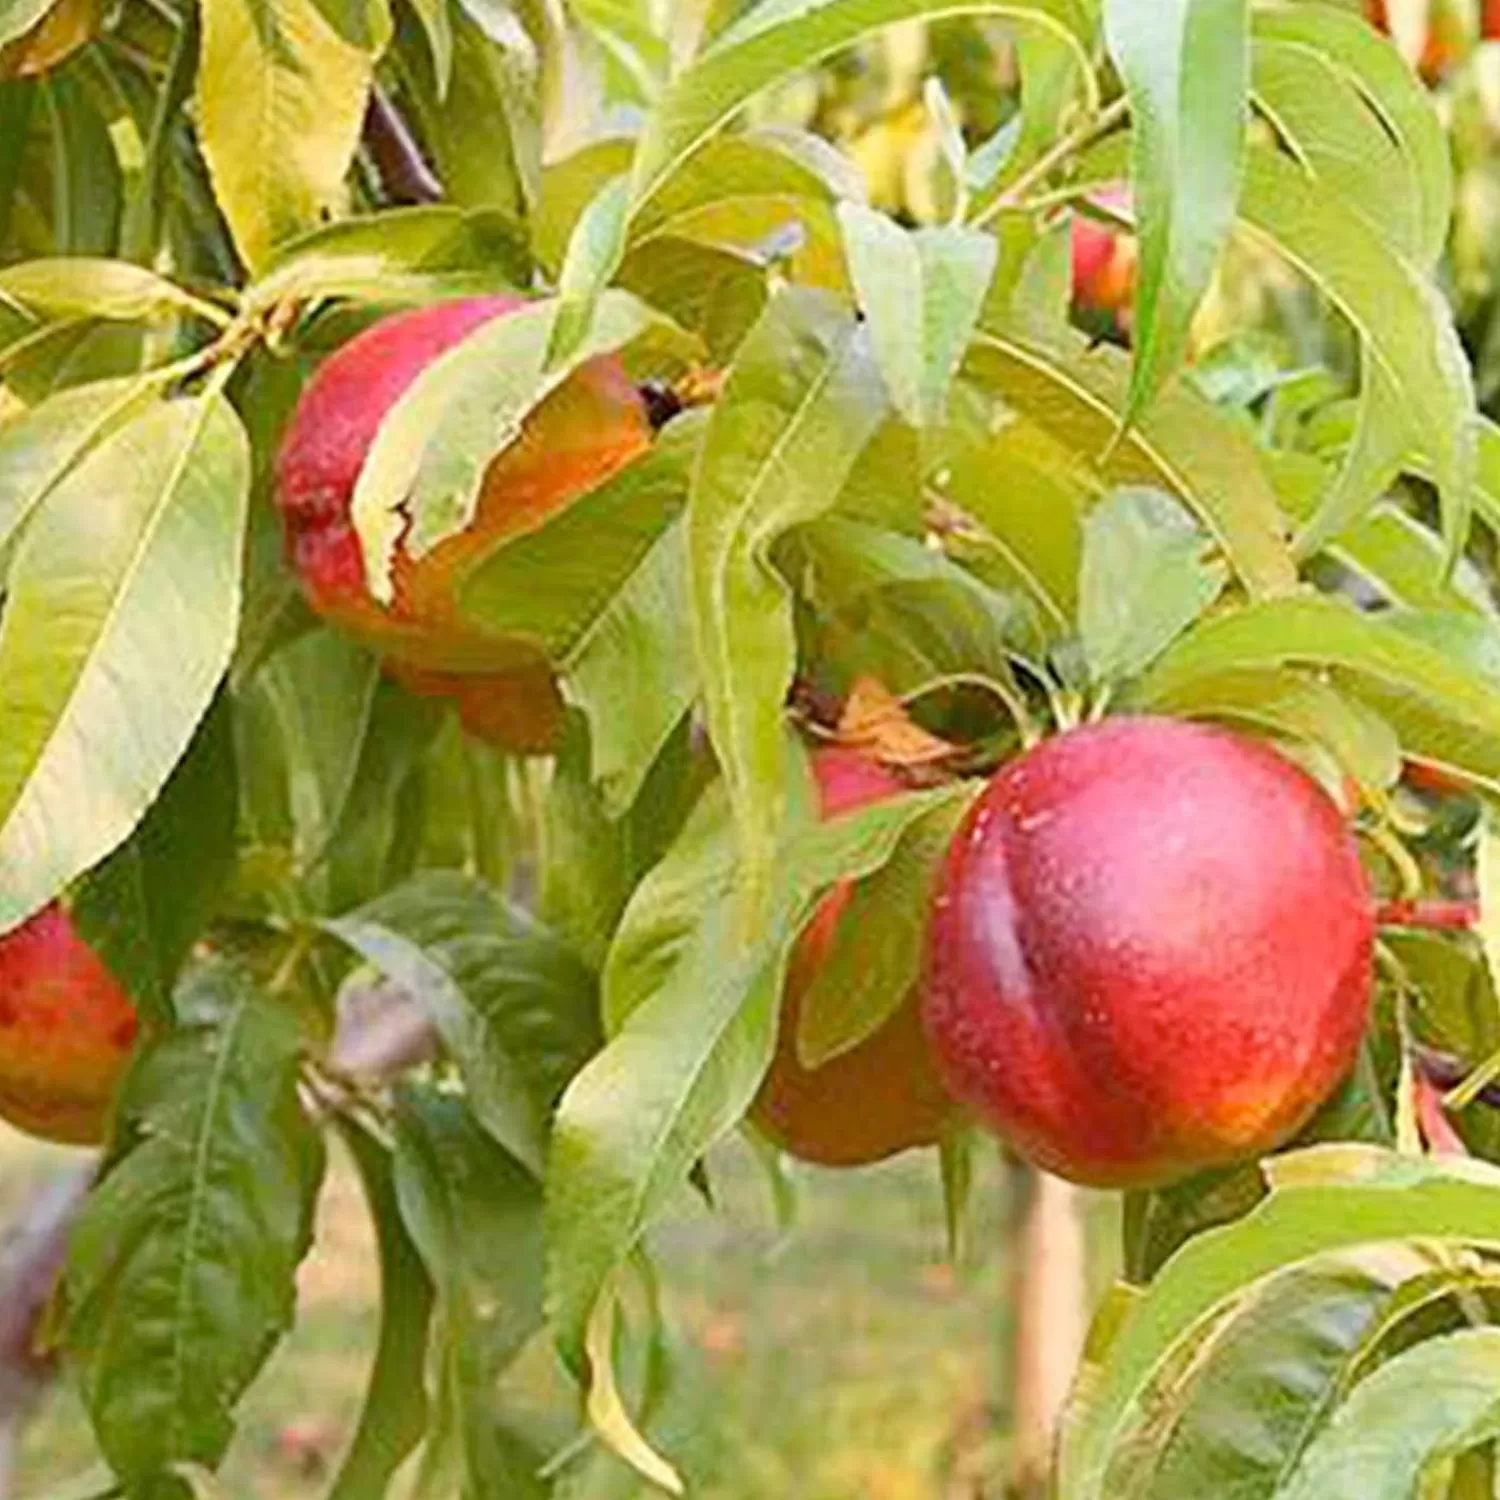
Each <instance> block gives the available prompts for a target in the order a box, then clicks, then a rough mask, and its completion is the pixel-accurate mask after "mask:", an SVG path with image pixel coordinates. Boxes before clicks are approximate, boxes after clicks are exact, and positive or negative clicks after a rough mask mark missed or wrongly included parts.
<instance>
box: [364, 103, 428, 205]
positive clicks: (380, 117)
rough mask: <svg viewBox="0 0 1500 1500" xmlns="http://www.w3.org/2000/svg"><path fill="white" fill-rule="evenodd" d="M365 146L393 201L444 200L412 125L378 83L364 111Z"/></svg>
mask: <svg viewBox="0 0 1500 1500" xmlns="http://www.w3.org/2000/svg"><path fill="white" fill-rule="evenodd" d="M364 142H365V149H366V150H367V151H368V152H369V153H370V160H371V161H372V162H373V163H374V165H375V173H376V175H377V176H378V177H379V178H380V185H381V187H382V188H383V189H384V190H385V195H386V197H387V198H389V199H390V201H391V202H392V203H396V204H403V205H407V206H410V205H413V204H418V203H441V202H442V201H443V184H442V183H441V182H440V181H439V180H438V176H437V173H436V172H434V171H433V170H432V168H431V167H430V166H429V165H428V164H427V159H426V158H425V157H424V156H423V155H422V150H421V147H419V146H418V145H417V141H416V137H415V136H413V135H412V133H411V127H410V126H409V125H408V124H407V123H406V121H405V119H403V118H402V115H401V111H400V110H398V109H397V108H396V106H395V105H394V104H393V103H392V102H391V100H390V96H389V95H387V94H386V92H385V90H384V89H382V88H381V87H380V85H379V84H378V83H377V84H376V85H375V86H374V87H373V88H372V89H371V90H370V103H369V105H368V107H367V108H366V110H365V125H364Z"/></svg>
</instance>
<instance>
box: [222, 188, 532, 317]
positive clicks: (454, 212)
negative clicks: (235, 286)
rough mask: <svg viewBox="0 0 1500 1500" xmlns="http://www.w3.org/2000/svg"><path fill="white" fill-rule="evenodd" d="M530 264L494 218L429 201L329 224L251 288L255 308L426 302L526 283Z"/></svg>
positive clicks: (284, 252)
mask: <svg viewBox="0 0 1500 1500" xmlns="http://www.w3.org/2000/svg"><path fill="white" fill-rule="evenodd" d="M525 276H526V265H525V262H524V260H523V259H521V258H519V257H518V256H517V254H516V252H515V248H514V246H513V244H512V243H511V241H510V239H509V237H508V236H507V235H506V234H505V233H503V232H502V231H501V230H500V228H499V226H498V224H497V222H496V220H495V219H494V217H493V216H491V215H488V214H484V213H478V212H474V211H472V210H465V209H461V208H452V207H448V206H446V205H436V204H434V205H429V206H427V207H423V208H391V209H385V210H383V211H382V212H380V213H376V214H370V215H368V216H367V217H364V218H358V219H345V220H343V221H341V222H340V223H337V224H328V225H325V226H324V227H323V228H321V229H315V230H313V231H312V233H310V234H306V235H302V236H301V237H299V238H298V239H295V240H292V241H291V242H289V243H288V244H287V245H285V246H284V247H283V248H282V249H280V250H278V251H277V253H276V254H275V255H273V256H272V257H271V259H270V260H269V261H268V262H267V264H266V266H265V269H264V271H263V273H262V274H261V276H260V277H259V278H258V279H257V280H256V281H254V282H253V283H251V285H250V286H249V287H248V288H247V289H246V292H245V300H246V303H247V305H248V306H250V307H252V308H271V307H274V306H275V305H276V304H277V303H278V302H282V301H287V300H294V301H312V300H315V299H317V298H319V297H349V298H353V299H356V300H359V301H366V302H380V303H385V302H402V301H408V300H409V301H419V300H426V299H429V298H431V297H433V296H434V295H442V296H458V295H460V294H473V293H476V292H490V291H496V290H503V289H504V288H506V287H515V286H517V285H524V278H525Z"/></svg>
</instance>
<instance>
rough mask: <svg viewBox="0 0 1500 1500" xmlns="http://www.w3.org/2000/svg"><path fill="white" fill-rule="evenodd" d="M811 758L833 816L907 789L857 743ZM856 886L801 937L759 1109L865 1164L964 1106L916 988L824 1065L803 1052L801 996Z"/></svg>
mask: <svg viewBox="0 0 1500 1500" xmlns="http://www.w3.org/2000/svg"><path fill="white" fill-rule="evenodd" d="M812 765H813V772H814V775H815V776H816V778H817V782H818V791H819V800H820V804H821V811H822V815H823V816H824V817H825V818H831V817H836V816H838V814H840V813H843V812H850V811H853V810H854V809H855V808H857V807H863V806H865V805H867V804H869V803H871V802H879V801H881V800H882V799H884V798H886V797H892V796H895V795H896V794H897V793H899V792H900V791H902V790H903V786H902V783H901V782H900V781H899V780H898V779H897V778H896V777H895V776H894V775H892V774H891V772H890V771H888V770H886V769H885V767H883V766H882V765H880V764H879V763H878V762H877V761H875V760H872V759H871V758H869V757H868V756H865V755H861V754H859V753H858V752H857V751H853V750H845V749H838V748H832V749H825V750H821V751H819V752H818V753H817V754H816V755H815V756H814V757H813V761H812ZM851 894H852V888H851V887H850V886H848V885H841V886H838V887H836V888H835V889H833V890H832V891H830V892H829V893H828V894H827V895H826V896H824V897H823V899H822V902H821V903H820V904H819V906H818V909H817V911H816V912H815V913H814V914H813V918H812V921H811V922H810V923H809V924H808V925H807V927H806V928H805V929H804V930H803V932H802V934H801V936H800V937H799V938H798V939H797V944H796V947H795V948H794V949H793V950H792V958H791V963H790V965H789V967H788V970H787V980H786V988H785V990H784V991H783V996H782V1006H781V1023H780V1031H779V1033H778V1035H777V1039H776V1054H775V1057H774V1058H773V1059H772V1062H771V1068H770V1071H769V1072H768V1073H767V1074H766V1077H765V1081H764V1082H763V1083H762V1084H761V1088H760V1093H759V1094H758V1095H757V1096H756V1100H755V1104H754V1106H753V1108H752V1110H751V1118H752V1119H753V1120H754V1121H755V1123H756V1124H757V1125H758V1126H759V1127H760V1129H761V1130H762V1132H763V1133H764V1134H765V1135H766V1136H767V1137H769V1138H770V1139H771V1140H772V1141H774V1142H775V1143H776V1144H777V1145H778V1146H780V1147H781V1148H782V1150H784V1151H786V1152H788V1153H789V1154H790V1155H792V1156H796V1157H799V1158H801V1159H802V1160H803V1161H811V1162H818V1163H820V1164H822V1165H824V1166H832V1167H853V1166H863V1165H865V1164H867V1163H869V1162H876V1161H881V1160H883V1159H884V1158H885V1157H887V1156H893V1155H895V1154H896V1152H898V1151H905V1150H907V1149H908V1148H909V1147H912V1146H930V1145H934V1144H935V1143H936V1142H938V1141H939V1140H941V1139H942V1137H943V1133H944V1131H945V1130H946V1129H947V1128H948V1126H949V1125H950V1124H952V1122H953V1120H954V1118H955V1116H956V1114H957V1109H956V1106H955V1105H954V1103H953V1101H952V1100H951V1099H950V1098H949V1097H948V1095H947V1093H946V1092H945V1091H944V1089H943V1086H942V1084H941V1083H940V1082H939V1080H938V1076H937V1072H936V1069H935V1068H934V1066H933V1062H932V1058H931V1055H930V1054H929V1052H928V1050H927V1043H926V1040H925V1039H924V1037H923V1035H922V1017H921V1007H920V994H919V992H918V991H916V990H913V991H912V993H911V994H909V995H908V996H907V997H906V999H905V1000H904V1001H903V1002H902V1004H901V1007H900V1009H898V1010H897V1011H896V1012H895V1013H894V1014H893V1015H892V1016H891V1017H890V1019H889V1020H887V1021H886V1022H885V1023H884V1025H882V1026H881V1027H880V1028H879V1029H878V1030H877V1031H875V1032H873V1033H872V1034H871V1035H870V1036H868V1037H866V1038H865V1040H864V1041H862V1042H860V1043H859V1044H858V1045H857V1046H854V1047H851V1048H850V1049H849V1050H848V1051H847V1052H842V1053H840V1054H839V1055H838V1056H837V1057H834V1058H831V1059H829V1060H828V1061H827V1062H825V1063H824V1064H823V1065H822V1066H821V1067H817V1068H806V1067H804V1066H803V1065H802V1063H801V1061H800V1060H799V1058H798V1056H797V1026H798V1022H799V1019H800V1017H801V1013H802V999H803V996H805V995H806V994H807V992H808V990H809V988H810V987H811V985H812V982H813V979H814V978H815V977H816V975H817V973H818V970H819V969H820V968H821V967H822V965H823V963H824V962H825V961H826V959H827V957H828V954H829V951H830V950H831V949H832V947H833V943H834V940H835V938H836V936H837V935H838V930H839V924H840V922H841V921H842V920H843V918H844V914H845V911H846V909H847V907H848V904H849V898H850V896H851Z"/></svg>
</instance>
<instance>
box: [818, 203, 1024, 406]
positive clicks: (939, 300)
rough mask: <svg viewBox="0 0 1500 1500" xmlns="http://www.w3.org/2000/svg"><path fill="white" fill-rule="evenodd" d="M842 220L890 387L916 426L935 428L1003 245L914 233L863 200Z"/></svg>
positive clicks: (846, 209) (973, 233) (957, 234)
mask: <svg viewBox="0 0 1500 1500" xmlns="http://www.w3.org/2000/svg"><path fill="white" fill-rule="evenodd" d="M839 222H840V224H841V225H842V226H843V230H844V243H845V246H846V248H847V251H848V255H849V266H850V270H851V272H852V273H853V276H854V287H855V291H856V293H857V294H858V296H859V302H860V306H861V307H862V308H863V310H864V314H865V318H866V321H867V322H868V324H869V328H870V338H871V342H872V343H873V344H874V346H875V358H876V360H877V361H878V362H879V365H880V373H881V374H882V376H884V378H885V385H886V390H887V391H889V393H890V397H891V400H892V401H893V402H894V404H895V406H896V410H897V411H899V412H900V413H901V415H902V416H903V417H905V418H906V420H907V421H908V422H910V423H911V424H912V426H913V427H930V426H933V425H935V424H936V423H937V422H939V421H941V419H942V416H943V412H944V410H945V408H946V406H947V401H948V387H949V386H950V385H951V384H952V382H953V377H954V376H955V375H956V374H957V372H958V367H959V365H960V363H961V362H962V360H963V356H964V351H965V350H966V349H967V348H968V345H969V340H970V339H971V338H972V336H973V333H974V329H975V326H976V325H977V323H978V321H979V313H980V309H981V307H982V306H983V304H984V295H985V292H986V291H987V290H988V289H989V284H990V278H991V276H992V275H993V274H994V270H995V260H996V255H997V253H998V248H999V247H998V246H997V244H996V242H995V240H994V237H993V236H991V235H987V234H982V233H980V232H979V231H977V230H969V229H956V228H947V229H919V230H914V231H910V232H909V231H907V230H905V229H902V228H901V227H900V226H899V225H897V224H896V223H895V222H894V221H893V220H892V219H890V218H888V217H887V216H886V215H885V214H883V213H877V212H876V211H875V210H873V209H868V208H863V207H861V206H860V205H859V204H855V203H846V204H843V205H842V206H841V207H840V209H839ZM914 321H915V325H916V326H915V331H914V330H913V322H914Z"/></svg>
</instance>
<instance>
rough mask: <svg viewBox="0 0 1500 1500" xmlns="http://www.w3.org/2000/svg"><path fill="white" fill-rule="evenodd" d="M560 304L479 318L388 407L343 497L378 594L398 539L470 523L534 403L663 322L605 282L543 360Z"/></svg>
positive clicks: (409, 544) (418, 549) (435, 538)
mask: <svg viewBox="0 0 1500 1500" xmlns="http://www.w3.org/2000/svg"><path fill="white" fill-rule="evenodd" d="M560 312H561V304H560V303H559V302H558V301H557V300H556V299H552V300H549V301H546V302H539V303H536V304H535V305H533V306H531V307H525V308H522V309H520V310H518V311H516V312H514V313H512V314H511V315H510V316H508V317H504V318H493V319H491V320H490V321H489V322H487V323H484V324H482V325H481V326H480V327H479V328H478V329H476V330H475V331H474V332H473V333H471V334H470V335H469V336H468V337H467V338H465V339H464V340H462V342H460V343H459V344H458V345H456V346H455V347H454V348H452V349H450V350H449V351H448V352H447V353H445V354H443V355H440V356H439V357H438V358H437V359H435V360H433V361H432V362H431V364H429V365H428V366H427V367H426V368H425V369H424V370H423V371H422V373H421V374H420V375H419V376H418V377H417V378H416V380H414V381H413V382H412V383H411V385H410V386H409V387H408V389H407V390H406V391H405V393H404V394H403V395H402V397H401V399H400V400H399V401H397V402H396V404H395V405H394V406H393V407H392V408H391V410H390V411H389V412H388V413H387V414H386V416H385V418H384V420H383V421H382V422H381V424H380V428H379V430H378V431H377V432H376V434H375V441H374V442H373V443H372V444H371V445H370V450H369V452H368V454H367V455H366V457H365V463H364V467H363V468H362V469H361V470H360V475H359V480H358V482H357V483H356V485H355V487H354V498H353V500H352V502H351V505H350V511H351V514H352V516H353V518H354V524H355V526H356V527H357V528H358V530H359V533H360V539H361V542H362V544H363V547H364V553H365V567H366V571H367V574H368V577H369V581H370V587H371V592H372V593H374V594H375V595H376V597H378V598H382V599H388V598H389V596H390V592H391V578H390V568H391V560H392V558H393V556H394V552H395V548H396V545H397V542H398V541H400V542H402V543H404V545H405V546H406V548H407V550H408V551H409V552H410V553H411V554H412V556H414V557H420V556H422V555H423V554H424V553H425V552H428V551H430V550H431V549H432V548H433V547H435V546H436V545H437V544H438V543H439V542H441V541H442V540H443V539H444V538H445V537H447V536H451V535H453V534H454V533H455V532H457V531H461V530H462V529H463V528H464V526H466V525H467V524H468V522H469V521H470V520H471V519H472V517H473V514H474V507H475V505H476V503H477V500H478V495H479V488H480V485H481V483H482V481H483V479H484V474H485V471H486V469H488V467H489V465H490V462H491V460H492V459H493V458H494V457H495V455H496V454H497V453H498V452H500V451H501V450H502V449H504V448H505V447H507V446H508V445H509V444H510V443H511V442H513V441H514V440H515V439H516V438H517V437H518V436H519V435H520V431H521V424H522V421H523V419H524V418H525V417H526V415H527V414H528V413H529V412H530V411H531V410H532V409H533V408H534V407H535V406H536V405H537V404H538V403H539V402H541V401H542V400H543V399H544V398H545V397H546V396H547V395H548V394H549V393H550V392H551V391H553V390H555V389H556V388H557V387H558V386H560V385H561V384H562V383H563V381H564V380H566V379H567V378H568V376H569V375H570V374H572V372H573V371H574V370H576V369H577V368H578V367H579V365H581V364H584V363H585V362H586V361H588V360H589V359H591V358H593V357H594V356H595V355H598V354H607V353H612V352H613V351H615V350H618V349H620V348H622V347H624V346H625V345H626V344H628V343H630V342H632V341H633V340H635V339H637V338H639V337H640V336H641V335H643V334H645V333H647V332H650V331H652V330H660V329H661V328H662V327H663V326H664V325H663V321H662V320H661V319H660V318H658V317H657V316H656V315H654V314H653V313H652V312H651V311H650V310H649V309H648V308H647V307H645V305H644V304H642V303H640V302H638V301H637V300H636V299H635V298H634V297H632V296H631V295H630V294H629V293H628V292H622V291H609V292H607V293H605V294H604V296H603V297H601V298H600V300H599V305H598V309H597V313H596V316H595V319H594V323H593V325H592V327H591V328H590V330H589V334H588V337H587V339H586V340H585V342H584V343H582V344H581V345H580V346H579V347H578V348H577V349H576V350H575V351H574V353H573V354H572V355H571V356H570V357H569V358H568V359H567V360H566V361H564V362H563V363H562V364H561V365H553V366H549V365H548V364H547V358H548V352H549V350H550V348H551V344H552V334H553V330H554V328H555V326H556V323H557V319H558V317H559V316H560Z"/></svg>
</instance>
